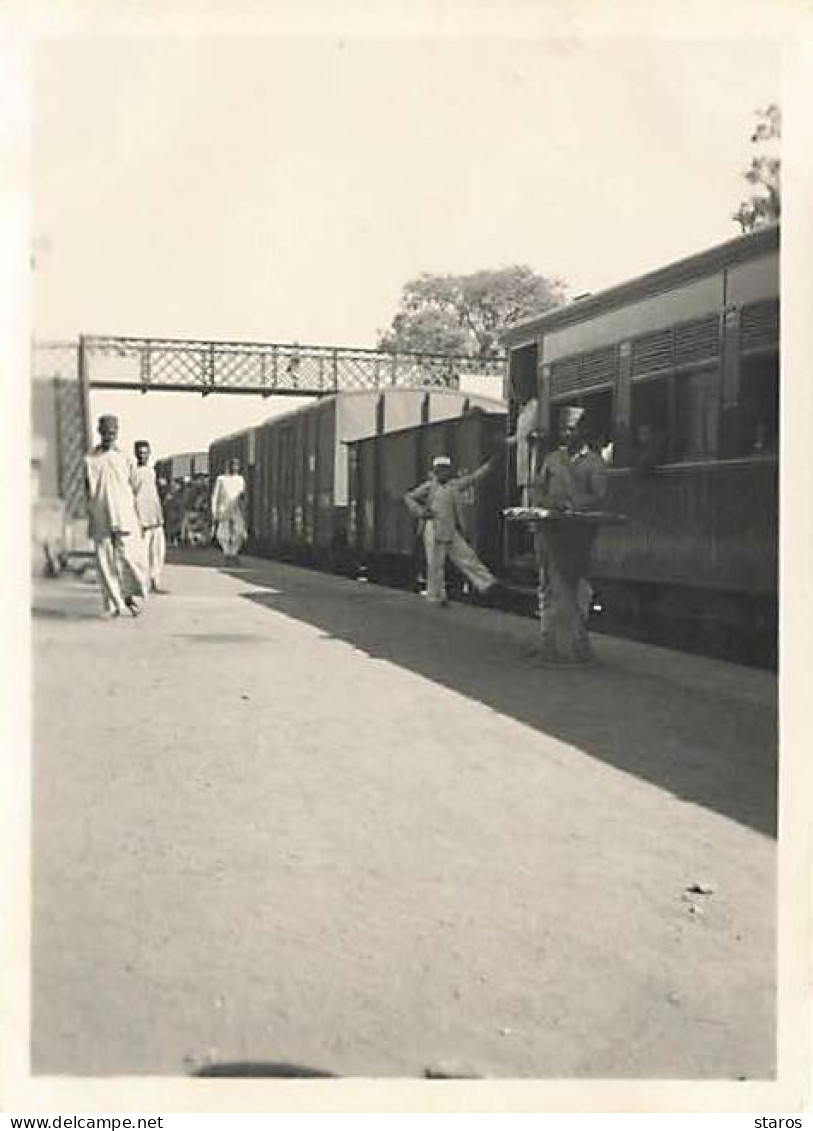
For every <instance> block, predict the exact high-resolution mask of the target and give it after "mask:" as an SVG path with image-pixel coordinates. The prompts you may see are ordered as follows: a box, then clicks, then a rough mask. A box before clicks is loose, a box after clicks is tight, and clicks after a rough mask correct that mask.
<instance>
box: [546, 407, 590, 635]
mask: <svg viewBox="0 0 813 1131" xmlns="http://www.w3.org/2000/svg"><path fill="white" fill-rule="evenodd" d="M606 491H607V465H606V464H605V462H604V460H603V459H602V458H601V456H600V455H599V454H598V452H595V451H594V450H593V449H592V448H591V447H590V445H589V443H588V442H587V431H586V428H585V417H584V409H582V408H578V407H575V406H568V407H566V408H563V409H562V410H561V415H560V421H559V446H558V447H557V448H555V449H554V450H553V451H552V452H549V453H548V454H547V455H546V456H545V460H544V462H543V464H542V467H541V469H540V472H539V475H538V476H537V478H536V480H535V482H534V484H533V486H532V489H531V499H532V503H533V505H534V506H542V507H548V508H550V509H551V510H561V511H579V510H581V511H589V510H600V509H601V507H602V505H603V503H604V497H605V494H606ZM572 537H573V538H574V539H577V540H579V542H580V543H581V542H584V545H581V544H580V545H578V546H576V545H574V546H573V551H574V561H575V560H578V561H580V562H583V563H585V565H586V564H587V563H589V558H590V550H591V547H592V541H593V538H594V537H595V528H593V529H590V528H589V527H585V528H583V529H582V530H579V531H575V530H574V532H573V535H572ZM536 551H537V562H538V567H539V590H538V597H539V616H540V621H541V623H542V626H543V632H544V630H545V622H546V617H547V616H548V615H549V614H550V581H549V577H548V563H547V553H546V545H545V533H544V530H543V529H542V528H541V527H540V528H538V529H537V535H536ZM592 599H593V590H592V588H591V586H590V582H589V581H588V580H587V578H586V577H584V576H580V577H579V584H578V603H579V611H580V613H581V616H582V620H584V621H585V622H586V621H587V618H588V616H589V614H590V606H591V604H592Z"/></svg>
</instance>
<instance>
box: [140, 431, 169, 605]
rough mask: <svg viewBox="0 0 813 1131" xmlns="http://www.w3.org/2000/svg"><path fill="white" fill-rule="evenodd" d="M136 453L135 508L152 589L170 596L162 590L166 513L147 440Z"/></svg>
mask: <svg viewBox="0 0 813 1131" xmlns="http://www.w3.org/2000/svg"><path fill="white" fill-rule="evenodd" d="M133 451H134V452H135V458H136V466H135V468H134V470H133V477H134V478H133V482H134V490H135V505H136V514H137V515H138V521H139V522H140V523H141V533H142V536H143V538H144V550H145V553H146V556H147V567H148V570H149V576H150V589H151V591H152V592H153V593H166V589H162V588H161V575H162V573H163V570H164V561H165V559H166V556H167V540H166V535H165V534H164V512H163V509H162V507H161V500H160V498H159V497H158V485H157V484H156V482H155V471H154V470H153V468H152V467H150V463H149V460H150V445H149V442H148V441H147V440H137V441H136V443H135V445H134V447H133Z"/></svg>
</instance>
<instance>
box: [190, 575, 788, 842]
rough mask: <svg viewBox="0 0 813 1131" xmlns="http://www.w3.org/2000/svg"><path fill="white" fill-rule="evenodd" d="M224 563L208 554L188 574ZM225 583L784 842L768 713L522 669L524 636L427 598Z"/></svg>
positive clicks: (289, 580)
mask: <svg viewBox="0 0 813 1131" xmlns="http://www.w3.org/2000/svg"><path fill="white" fill-rule="evenodd" d="M216 561H217V559H216V558H213V557H212V556H210V555H208V554H207V555H201V556H198V557H190V558H189V559H188V560H186V559H184V564H189V565H191V564H199V565H208V566H210V567H211V565H212V564H213V563H214V562H216ZM224 572H226V573H227V574H229V575H230V576H233V577H234V578H235V580H239V581H243V582H245V583H247V584H250V585H251V586H254V587H256V588H255V589H253V591H249V592H246V593H244V594H242V596H244V597H245V598H246V599H247V600H249V601H252V602H254V603H255V604H257V605H259V606H260V607H263V608H267V609H270V610H273V611H275V612H279V613H282V614H283V615H285V616H288V617H294V618H296V619H297V620H300V621H302V622H304V623H307V624H310V625H312V626H314V627H316V628H318V629H319V630H320V631H321V632H322V633H323V635H324V637H325V638H326V639H337V640H342V641H345V642H346V643H348V644H351V645H352V646H353V647H355V648H358V649H359V650H361V651H362V652H364V653H366V654H367V655H369V656H371V657H373V658H375V659H378V660H383V661H387V662H389V663H392V664H397V665H399V666H400V667H403V668H407V669H409V670H410V671H412V672H415V673H417V674H418V675H420V676H423V677H424V678H426V679H430V680H432V681H433V682H435V683H437V684H440V685H442V686H443V687H447V688H449V689H450V690H452V691H455V692H457V693H459V694H461V695H465V696H467V697H468V698H470V699H474V700H476V701H478V702H480V703H483V704H485V705H486V706H488V707H491V708H492V709H493V710H495V711H498V712H499V713H500V714H503V715H507V716H509V717H511V718H513V719H516V720H517V721H518V722H520V723H524V724H525V725H526V726H530V727H533V728H534V729H536V730H538V731H541V732H543V733H545V734H548V735H551V736H552V737H554V738H556V739H558V740H560V741H562V742H565V743H568V744H569V745H572V746H575V747H577V748H578V749H579V750H581V751H583V752H585V753H586V754H589V755H590V756H592V757H594V758H599V759H601V760H602V761H604V762H606V763H608V764H610V765H612V766H615V767H616V768H617V769H620V770H623V771H625V772H626V773H630V774H634V775H636V776H637V777H640V778H642V779H644V780H646V781H649V782H651V783H653V784H654V785H656V786H659V787H660V788H662V789H665V790H668V791H669V792H671V793H672V794H674V795H675V796H677V797H679V798H681V799H683V800H685V801H687V802H690V803H693V804H696V805H701V806H704V807H705V808H709V809H713V810H715V811H716V812H719V813H721V814H723V815H724V816H726V817H730V818H732V819H733V820H736V821H738V822H740V823H742V824H745V825H748V826H750V827H751V828H754V829H756V830H758V831H759V832H762V833H766V834H769V835H775V832H776V794H777V781H776V778H777V773H776V770H777V766H776V750H777V723H776V712H775V710H774V709H772V708H770V707H766V706H765V705H764V704H760V703H755V702H751V701H749V700H748V699H747V698H745V697H743V698H739V697H737V696H736V695H735V694H734V693H733V692H732V693H731V694H725V693H721V692H720V690H719V689H715V690H714V691H712V690H711V689H709V690H708V691H705V690H703V689H698V688H697V687H686V686H682V685H680V684H678V683H676V682H673V681H672V680H670V679H669V678H668V674H664V673H660V672H659V673H652V674H648V673H646V674H645V673H642V672H631V671H629V670H622V669H620V668H615V667H613V666H612V664H611V663H607V664H602V665H597V666H596V667H594V668H589V669H585V670H577V671H556V670H551V669H540V668H539V667H535V666H534V665H533V664H532V662H530V661H528V660H526V659H523V658H522V656H521V646H520V644H519V643H518V641H517V638H516V634H514V635H513V636H512V635H507V634H505V633H504V632H502V633H501V631H500V618H501V617H502V616H504V614H495V615H494V617H493V619H492V618H491V617H490V616H489V615H481V616H478V617H477V619H476V623H475V622H474V620H473V619H472V618H471V617H469V616H467V615H466V613H465V610H462V609H461V608H460V607H457V608H456V607H455V606H452V607H451V608H449V609H448V610H439V609H434V608H431V607H428V606H426V605H425V603H424V602H422V601H421V599H420V598H419V597H414V598H413V597H408V596H406V595H405V594H403V593H399V592H394V591H391V590H387V589H383V588H378V587H377V586H376V587H371V586H369V585H364V584H360V583H353V582H349V581H344V580H339V579H336V578H334V577H331V576H329V575H320V574H318V573H314V572H312V571H309V570H303V569H296V568H294V567H290V566H286V565H280V564H278V563H275V562H263V563H262V564H257V563H251V562H244V563H241V564H240V565H239V566H237V567H235V568H234V569H232V568H227V569H226V570H225V571H224ZM320 579H322V580H323V582H324V583H323V584H320ZM262 588H266V589H273V590H274V591H273V592H266V593H263V592H261V591H258V590H261V589H262ZM528 627H529V634H531V635H532V633H533V626H532V624H531V623H530V622H529V625H528ZM620 646H621V647H623V646H624V645H623V644H621V645H620ZM494 756H495V757H499V751H496V750H495V754H494Z"/></svg>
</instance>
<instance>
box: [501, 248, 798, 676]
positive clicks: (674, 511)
mask: <svg viewBox="0 0 813 1131" xmlns="http://www.w3.org/2000/svg"><path fill="white" fill-rule="evenodd" d="M504 342H505V344H506V345H507V347H508V367H507V377H506V390H505V391H506V397H507V400H508V404H509V414H510V419H511V421H512V422H515V421H516V420H517V419H519V418H520V414H521V413H523V411H525V412H527V409H528V406H529V403H530V405H531V415H532V416H533V415H535V416H536V423H537V427H538V429H539V431H540V432H541V434H542V435H543V436H545V437H551V436H554V435H555V434H556V431H557V425H558V415H559V411H560V409H561V408H562V406H564V405H570V404H577V405H580V406H582V407H583V408H584V409H585V413H586V419H587V421H588V424H589V427H590V430H591V433H592V436H593V439H594V442H595V443H596V445H597V446H599V445H600V446H602V447H603V448H604V450H605V451H606V452H607V455H608V458H609V459H610V461H611V465H612V466H611V469H610V471H609V495H608V500H607V506H608V508H609V509H611V510H615V511H620V512H622V513H624V514H626V515H627V516H628V521H627V522H626V523H625V524H624V525H623V526H608V527H606V528H603V529H602V530H601V532H600V533H599V535H598V538H597V543H596V548H595V554H594V576H595V582H596V583H597V585H598V586H599V589H600V591H601V593H602V597H603V603H604V604H605V605H606V607H607V616H608V618H609V619H610V620H612V619H613V618H615V619H616V620H617V621H619V622H626V623H628V624H629V623H638V624H640V625H647V624H648V625H657V624H660V625H663V626H667V625H668V626H671V627H672V630H673V635H672V639H673V640H675V641H678V642H682V643H690V642H691V638H692V637H693V635H696V634H700V635H702V636H703V637H704V638H705V637H708V636H709V630H710V628H711V627H713V630H714V632H713V634H712V635H715V636H716V637H717V639H716V640H715V641H714V642H713V644H712V646H713V647H714V648H715V649H716V650H719V648H720V647H723V646H724V645H725V641H726V639H728V641H729V642H730V643H731V642H736V645H735V646H736V647H737V648H741V649H748V648H749V647H751V646H752V645H753V647H754V649H755V652H756V653H759V654H760V655H761V656H764V655H765V654H766V652H770V651H771V649H772V648H775V638H776V624H777V601H776V589H777V502H778V500H777V490H778V455H777V453H778V423H779V228H778V226H775V227H770V228H766V229H763V230H760V231H757V232H755V233H753V234H751V235H748V236H744V237H740V238H738V239H735V240H731V241H728V242H727V243H724V244H721V245H719V246H717V247H714V248H711V249H710V250H708V251H705V252H703V253H701V254H699V255H695V256H693V257H691V258H689V259H684V260H681V261H679V262H677V263H674V264H671V265H669V266H667V267H664V268H662V269H660V270H657V271H653V272H651V273H649V274H647V275H644V276H641V277H640V278H637V279H633V280H631V281H629V282H626V283H623V284H621V285H619V286H616V287H612V288H610V289H608V290H606V291H603V292H601V293H599V294H595V295H591V296H587V297H585V298H583V299H581V300H578V301H575V302H572V303H570V304H568V305H566V306H564V307H561V308H559V309H557V310H554V311H551V312H550V313H548V314H544V315H541V316H540V317H538V318H532V319H529V320H527V321H525V322H523V323H522V324H520V325H517V326H514V327H511V328H510V329H509V330H508V331H507V332H506V333H505V335H504ZM548 442H550V441H548ZM647 449H648V451H647ZM647 456H648V457H649V458H647ZM537 458H538V457H537ZM527 460H528V453H525V455H523V452H521V451H520V452H519V453H518V457H517V459H516V460H515V461H514V462H513V463H512V466H511V469H510V472H509V477H508V481H507V484H506V488H507V489H506V498H507V499H509V500H510V501H511V502H517V501H519V498H520V485H521V482H522V481H523V477H524V472H523V468H526V467H527ZM525 539H526V536H525V535H524V534H523V532H522V531H513V530H508V529H506V530H505V532H504V535H503V568H504V570H505V572H506V574H507V575H509V576H514V577H520V576H523V575H524V576H525V577H526V578H527V576H528V566H529V560H530V555H529V552H528V545H527V541H526V540H525ZM667 639H669V637H668V636H667Z"/></svg>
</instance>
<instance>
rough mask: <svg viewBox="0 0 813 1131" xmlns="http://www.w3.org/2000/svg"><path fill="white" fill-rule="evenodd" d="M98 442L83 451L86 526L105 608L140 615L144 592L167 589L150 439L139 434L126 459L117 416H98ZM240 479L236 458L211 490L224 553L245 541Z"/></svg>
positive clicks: (110, 613)
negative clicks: (90, 448)
mask: <svg viewBox="0 0 813 1131" xmlns="http://www.w3.org/2000/svg"><path fill="white" fill-rule="evenodd" d="M98 431H99V443H98V444H97V446H96V447H95V448H94V449H93V451H92V452H91V453H90V455H88V456H86V457H85V485H86V490H87V500H88V533H89V535H90V538H91V540H92V542H93V546H94V551H95V556H96V567H97V572H98V576H99V583H100V585H101V590H102V604H103V615H104V616H106V617H109V618H113V617H119V616H122V615H123V614H124V613H129V614H130V615H131V616H133V617H137V616H139V614H140V613H141V611H142V608H143V603H144V602H145V601H146V600H147V597H148V595H149V594H161V593H166V592H167V590H166V589H164V588H163V585H162V574H163V570H164V562H165V559H166V535H165V532H164V513H163V508H162V505H161V497H160V495H159V493H158V484H157V482H156V478H155V471H154V469H153V467H152V466H151V464H150V455H151V451H150V444H149V442H148V441H147V440H137V441H136V443H135V444H134V446H133V455H134V457H135V458H131V457H130V456H128V455H127V454H125V453H124V452H123V451H121V449H120V448H119V447H118V445H117V440H118V435H119V421H118V418H117V417H116V416H112V415H110V414H106V415H104V416H101V417H100V418H99V423H98ZM245 490H246V485H245V480H244V479H243V476H242V475H241V474H240V465H239V462H238V461H237V460H231V461H230V464H229V468H228V471H227V472H226V473H225V474H223V475H219V476H218V477H217V480H216V482H215V487H214V492H213V494H212V518H213V523H214V533H215V536H216V537H217V540H218V542H219V543H220V545H221V547H222V549H223V553H224V556H225V557H226V558H227V559H232V560H233V559H236V558H237V556H238V554H239V553H240V550H241V549H242V546H243V543H244V542H245V540H246V522H245V516H244V507H245Z"/></svg>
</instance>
